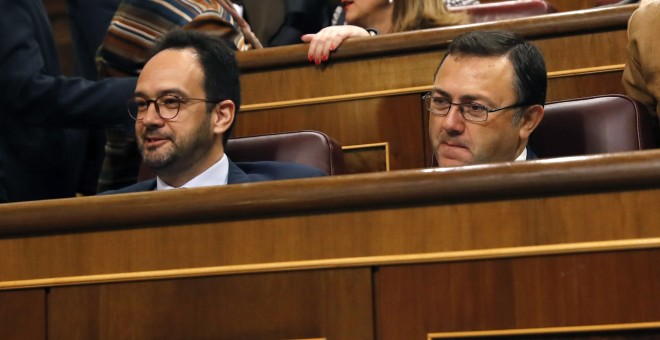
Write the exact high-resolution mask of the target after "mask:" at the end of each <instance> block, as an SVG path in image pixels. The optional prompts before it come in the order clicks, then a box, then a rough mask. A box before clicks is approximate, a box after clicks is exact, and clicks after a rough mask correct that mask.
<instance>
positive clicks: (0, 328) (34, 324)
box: [0, 289, 46, 340]
mask: <svg viewBox="0 0 660 340" xmlns="http://www.w3.org/2000/svg"><path fill="white" fill-rule="evenodd" d="M45 338H46V292H45V290H43V289H30V290H18V291H11V290H10V291H3V292H0V339H6V340H11V339H16V340H26V339H45Z"/></svg>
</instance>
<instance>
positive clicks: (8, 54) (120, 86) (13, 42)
mask: <svg viewBox="0 0 660 340" xmlns="http://www.w3.org/2000/svg"><path fill="white" fill-rule="evenodd" d="M0 13H2V16H3V19H2V20H1V21H0V35H1V37H0V102H2V103H3V106H2V109H1V110H2V111H4V114H6V115H9V116H10V117H7V118H10V119H12V120H16V121H17V122H21V123H23V124H30V125H46V126H49V127H91V126H102V125H109V124H125V123H128V122H129V118H128V114H127V113H126V109H125V102H126V99H127V98H128V97H129V96H130V95H131V94H132V93H133V91H134V89H135V83H136V79H135V78H126V79H107V80H103V81H99V82H92V81H87V80H85V79H83V78H73V77H63V76H60V72H59V66H58V63H59V61H58V58H57V51H56V49H55V43H54V39H53V35H52V30H51V29H50V27H49V26H50V24H49V22H48V18H47V16H46V12H45V9H44V7H43V4H42V3H41V1H39V0H2V1H0Z"/></svg>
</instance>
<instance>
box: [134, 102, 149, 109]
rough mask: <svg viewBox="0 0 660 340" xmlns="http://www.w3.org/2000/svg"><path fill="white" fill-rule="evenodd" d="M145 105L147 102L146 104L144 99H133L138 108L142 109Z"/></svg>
mask: <svg viewBox="0 0 660 340" xmlns="http://www.w3.org/2000/svg"><path fill="white" fill-rule="evenodd" d="M147 105H148V104H147V101H146V100H136V101H135V106H136V107H137V108H138V109H139V110H144V109H146V108H147Z"/></svg>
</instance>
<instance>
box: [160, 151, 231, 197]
mask: <svg viewBox="0 0 660 340" xmlns="http://www.w3.org/2000/svg"><path fill="white" fill-rule="evenodd" d="M228 174H229V160H228V159H227V155H225V154H222V158H220V160H219V161H217V162H216V163H215V164H213V165H212V166H211V167H210V168H208V169H206V170H204V172H202V173H201V174H199V175H197V176H195V178H193V179H191V180H189V181H188V182H186V183H185V184H184V185H182V186H180V187H179V188H199V187H209V186H214V185H226V184H227V175H228ZM170 189H177V188H175V187H173V186H171V185H169V184H167V183H165V182H163V181H162V180H161V179H160V177H156V190H170Z"/></svg>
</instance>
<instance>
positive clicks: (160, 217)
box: [0, 151, 660, 289]
mask: <svg viewBox="0 0 660 340" xmlns="http://www.w3.org/2000/svg"><path fill="white" fill-rule="evenodd" d="M658 167H660V151H645V152H636V153H623V154H613V155H602V156H589V157H583V158H579V157H577V158H567V159H565V160H555V159H553V160H540V161H534V162H519V163H502V164H490V165H482V166H473V167H465V168H452V169H434V170H408V171H397V172H390V173H374V174H362V175H348V176H335V177H329V178H313V179H302V180H290V181H277V182H270V183H251V184H242V185H232V186H225V187H210V188H200V189H190V190H183V191H168V192H144V193H135V194H127V195H112V196H101V197H88V198H75V199H61V200H52V201H43V202H25V203H14V204H3V205H0V216H3V219H2V221H0V233H2V234H3V235H5V236H4V238H2V239H0V257H1V258H4V259H6V260H5V261H4V263H3V268H2V269H3V270H2V271H0V280H1V281H2V282H1V283H0V287H4V288H5V289H7V288H16V287H31V286H39V285H57V284H71V283H75V282H98V281H115V280H125V279H127V278H128V277H130V276H131V275H138V276H140V277H143V278H154V277H172V276H174V277H177V276H178V275H182V276H185V275H201V274H204V275H210V274H213V273H221V272H222V273H230V272H240V271H241V270H248V271H249V270H257V269H259V268H255V267H249V266H250V265H259V264H263V263H277V265H276V268H280V269H282V268H287V267H292V268H298V267H299V266H302V265H307V264H306V263H297V262H293V263H291V261H320V260H327V259H358V260H359V261H367V262H368V261H370V260H369V257H373V256H388V255H397V254H430V253H438V252H441V253H442V252H455V251H467V250H471V249H497V248H505V247H526V246H538V245H552V244H562V243H575V242H596V241H612V240H621V239H636V238H653V237H660V222H659V221H660V210H658V209H655V205H654V204H655V203H654V202H655V201H657V198H658V195H659V193H660V189H658V186H659V185H660V174H659V173H658V171H657V169H658ZM640 187H641V188H644V190H638V189H637V188H640ZM532 226H533V227H532ZM326 265H330V264H326ZM232 266H238V267H232ZM241 266H244V267H241ZM245 266H247V267H245ZM185 268H193V269H194V268H197V269H199V270H200V271H198V272H191V273H182V274H181V273H177V272H176V270H179V269H185ZM166 270H174V272H159V271H166ZM152 271H156V272H152ZM94 275H101V277H97V276H94ZM104 275H105V276H104ZM40 280H41V281H40Z"/></svg>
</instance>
